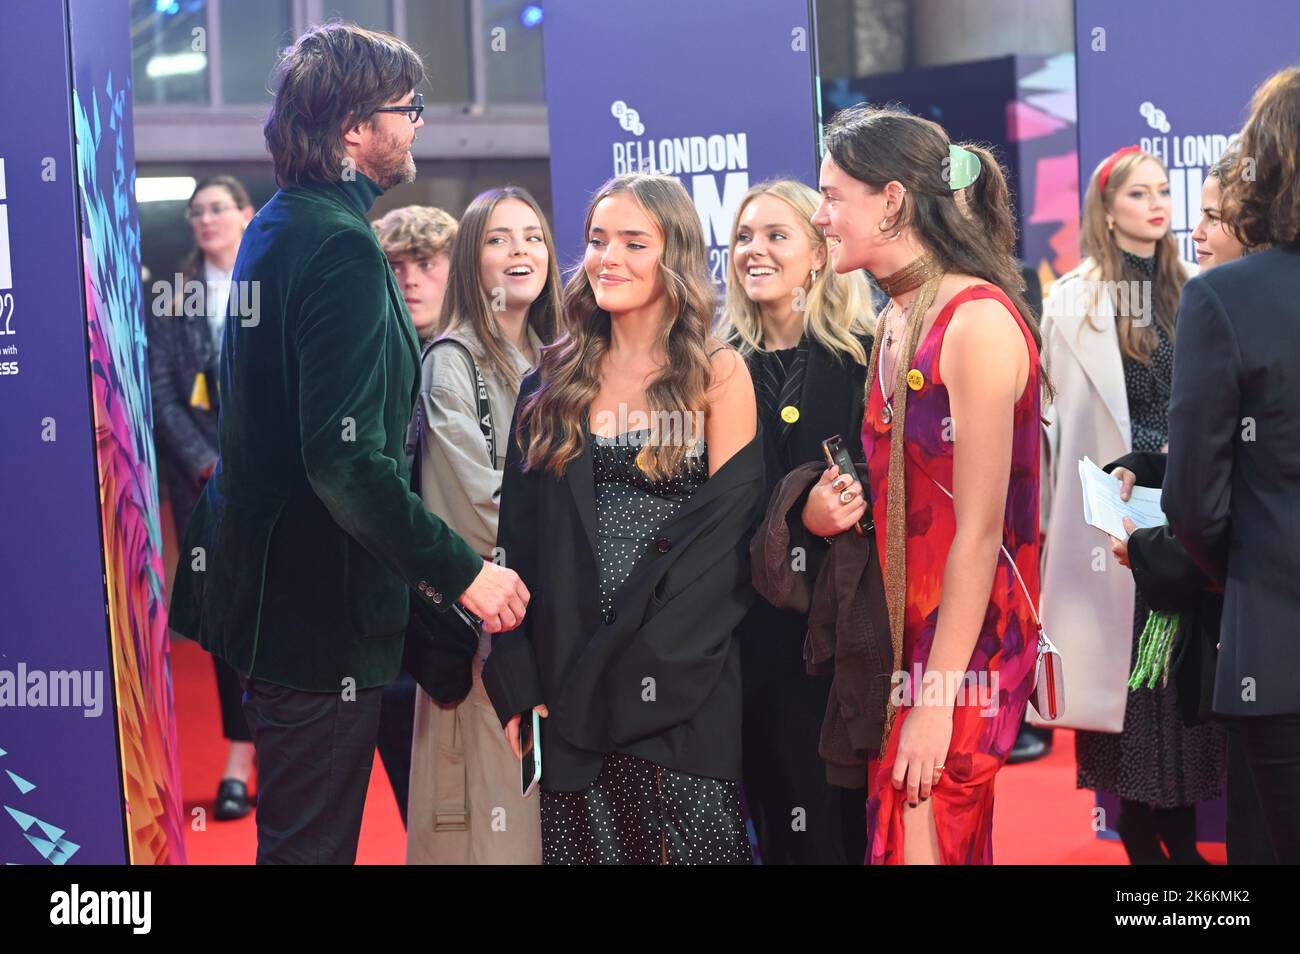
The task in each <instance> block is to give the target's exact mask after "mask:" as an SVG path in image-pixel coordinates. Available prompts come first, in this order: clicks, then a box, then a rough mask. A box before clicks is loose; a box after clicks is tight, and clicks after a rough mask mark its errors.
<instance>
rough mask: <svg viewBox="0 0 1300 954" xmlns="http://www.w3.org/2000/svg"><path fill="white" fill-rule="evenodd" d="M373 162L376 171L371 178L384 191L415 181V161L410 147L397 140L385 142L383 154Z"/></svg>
mask: <svg viewBox="0 0 1300 954" xmlns="http://www.w3.org/2000/svg"><path fill="white" fill-rule="evenodd" d="M371 161H372V163H373V165H374V169H375V174H374V175H373V176H372V177H371V178H373V179H374V180H375V184H376V185H377V186H379V188H381V189H383V190H384V191H388V190H389V189H391V188H393V186H398V185H402V184H403V183H407V182H414V181H415V159H414V157H413V156H412V155H411V153H410V147H409V146H403V145H402V143H401V142H400V141H399V140H397V139H386V140H384V150H383V152H382V154H380V155H377V156H375V158H374V159H373V160H371Z"/></svg>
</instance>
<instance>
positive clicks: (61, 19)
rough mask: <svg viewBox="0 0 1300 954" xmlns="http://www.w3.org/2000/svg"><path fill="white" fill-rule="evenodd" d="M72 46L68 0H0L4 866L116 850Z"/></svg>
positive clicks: (117, 789)
mask: <svg viewBox="0 0 1300 954" xmlns="http://www.w3.org/2000/svg"><path fill="white" fill-rule="evenodd" d="M122 6H123V8H125V4H123V5H122ZM123 15H124V14H123ZM124 28H125V25H124ZM68 59H69V47H68V23H67V9H66V4H65V3H63V2H60V0H54V2H51V0H8V2H6V3H4V4H2V5H0V63H3V64H4V71H5V76H6V77H12V78H13V80H14V82H13V85H12V86H10V87H9V90H8V93H7V94H6V95H5V96H3V97H0V129H3V130H8V131H10V132H15V131H18V130H21V131H22V132H21V135H10V134H8V133H6V134H5V135H4V137H3V139H2V140H0V167H2V170H3V171H2V173H0V180H2V181H3V188H0V196H2V197H0V207H3V208H4V209H5V212H4V213H3V218H2V219H0V223H2V224H3V228H4V231H5V233H6V234H5V236H4V237H2V238H0V253H4V252H5V250H7V259H8V262H9V265H10V269H9V271H10V273H11V279H10V286H11V287H8V288H4V287H0V296H3V305H4V309H5V316H4V321H3V322H0V332H3V334H0V372H3V373H0V408H3V412H2V413H0V456H2V457H3V466H0V507H2V508H3V513H4V521H3V524H2V525H0V752H3V754H0V862H12V863H16V864H46V863H56V864H62V863H64V862H67V861H71V862H72V863H74V864H75V863H87V864H91V863H97V864H110V863H121V862H123V861H125V860H126V857H127V854H126V842H125V839H124V828H123V802H122V782H121V778H120V774H119V763H118V746H117V740H116V732H115V724H116V719H115V711H114V706H113V668H112V662H111V658H110V651H109V636H108V626H107V616H106V612H105V592H104V576H103V573H104V570H103V564H102V561H101V551H100V542H101V541H100V528H99V507H98V499H97V488H96V466H95V435H94V431H93V427H92V423H91V410H90V391H89V374H88V370H87V346H86V319H85V306H84V302H83V298H82V289H83V282H82V278H81V276H82V263H81V236H80V234H79V229H78V225H77V220H78V209H77V205H78V195H77V169H76V165H75V162H74V158H73V139H72V136H73V133H72V118H71V113H70V109H71V101H72V90H71V89H70V87H69V75H70V69H69V61H68ZM125 72H126V73H127V74H129V72H130V63H129V61H128V62H127V63H126V70H125ZM7 85H8V84H7ZM74 696H75V697H76V698H74Z"/></svg>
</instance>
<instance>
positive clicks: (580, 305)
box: [515, 173, 716, 480]
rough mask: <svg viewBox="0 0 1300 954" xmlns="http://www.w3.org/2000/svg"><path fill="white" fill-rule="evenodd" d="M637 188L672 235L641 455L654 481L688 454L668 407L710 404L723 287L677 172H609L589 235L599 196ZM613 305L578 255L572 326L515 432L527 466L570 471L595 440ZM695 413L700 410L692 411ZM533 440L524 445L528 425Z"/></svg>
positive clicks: (663, 260) (568, 296)
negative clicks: (711, 353) (592, 428)
mask: <svg viewBox="0 0 1300 954" xmlns="http://www.w3.org/2000/svg"><path fill="white" fill-rule="evenodd" d="M611 195H630V196H631V197H632V198H633V199H634V200H635V201H636V203H637V204H638V205H640V206H641V208H642V209H644V210H645V213H646V214H647V215H648V216H649V217H650V219H651V221H653V222H654V223H655V225H656V226H657V227H658V228H659V230H660V232H661V233H662V234H663V239H664V244H663V252H662V254H661V256H660V259H659V268H660V271H661V273H662V275H663V283H664V291H665V298H666V299H667V301H666V304H665V318H664V323H663V326H662V327H661V329H660V332H659V338H658V344H659V346H660V347H661V348H662V349H663V352H664V354H665V355H666V356H667V360H666V361H665V363H664V366H663V369H662V370H661V371H660V373H659V374H658V375H657V376H656V377H655V378H654V380H653V381H652V382H651V383H650V385H649V386H648V387H647V388H646V399H647V403H648V404H649V405H650V411H651V415H650V416H651V419H652V421H653V422H654V423H653V424H652V426H651V435H650V438H649V440H648V441H647V445H646V446H647V448H648V450H647V452H646V453H645V455H644V460H643V462H641V469H642V471H643V472H644V473H645V474H646V475H647V476H648V477H650V478H651V479H652V480H662V479H664V478H666V477H667V476H668V475H670V474H672V473H673V472H674V471H675V470H676V469H677V467H678V465H679V464H680V463H681V462H682V460H683V459H684V458H685V456H686V453H687V450H688V447H687V444H686V442H685V441H684V440H680V439H671V438H669V439H665V437H664V435H663V434H662V432H661V431H660V429H659V427H658V424H659V422H660V420H661V417H660V415H661V413H666V414H680V415H683V416H685V415H693V414H695V413H697V412H701V411H705V410H706V409H707V393H708V388H709V383H710V379H711V375H710V364H709V357H708V346H709V343H710V337H709V327H710V325H711V324H712V323H713V315H714V308H715V305H716V292H715V291H714V287H713V282H712V280H711V279H710V278H709V268H708V259H707V254H706V251H705V246H704V232H703V230H702V228H701V226H700V218H699V215H698V214H697V213H696V211H695V205H694V203H693V202H692V201H691V197H690V195H689V194H688V193H687V191H686V190H685V189H684V188H683V187H682V184H681V183H680V182H678V181H677V180H676V179H674V178H672V177H670V176H662V175H648V174H645V173H633V174H631V175H625V176H619V177H618V178H615V179H610V180H609V181H608V182H606V183H605V184H604V185H603V186H601V188H600V189H599V190H598V191H597V192H596V194H595V196H594V197H593V198H592V200H591V205H590V206H589V207H588V208H587V217H586V220H585V222H584V223H583V227H582V234H583V240H584V241H586V240H588V239H589V238H590V236H591V219H592V215H593V214H594V213H595V211H596V206H597V205H599V204H600V201H601V200H602V199H604V198H605V197H607V196H611ZM610 320H611V319H610V315H609V312H607V311H605V310H604V309H602V308H601V307H600V306H599V305H597V304H596V295H595V292H594V291H593V290H592V287H591V281H590V280H589V279H588V277H587V271H586V269H585V268H583V266H582V264H581V263H579V264H578V266H577V268H576V269H575V271H574V272H573V274H572V276H571V277H570V278H569V281H568V284H566V285H565V288H564V314H563V329H562V330H563V333H562V335H561V337H560V338H559V340H557V341H556V342H555V343H554V344H551V345H549V346H546V347H544V348H542V358H541V362H540V366H539V367H540V372H539V373H540V376H541V381H540V384H539V386H538V387H537V389H536V390H535V391H533V392H532V393H531V394H530V395H529V396H528V398H527V399H526V400H525V402H524V404H523V405H522V407H521V408H520V412H519V420H518V423H517V426H516V432H515V439H516V440H517V441H520V447H521V449H523V451H524V469H525V470H541V471H550V472H551V473H554V474H556V475H557V476H559V475H562V474H563V473H564V471H565V469H566V468H567V467H568V465H569V463H570V462H571V461H573V460H575V459H576V458H578V457H579V456H581V455H582V453H583V451H584V450H585V448H586V444H587V441H588V439H589V437H588V427H589V420H590V411H591V402H592V401H593V400H595V397H596V394H597V392H599V390H600V371H601V366H602V365H603V364H604V358H605V354H606V353H607V352H608V351H609V334H610ZM684 419H685V420H691V419H692V418H691V417H684ZM525 428H527V429H528V431H529V443H528V446H527V447H526V448H524V447H523V444H522V435H523V432H524V429H525Z"/></svg>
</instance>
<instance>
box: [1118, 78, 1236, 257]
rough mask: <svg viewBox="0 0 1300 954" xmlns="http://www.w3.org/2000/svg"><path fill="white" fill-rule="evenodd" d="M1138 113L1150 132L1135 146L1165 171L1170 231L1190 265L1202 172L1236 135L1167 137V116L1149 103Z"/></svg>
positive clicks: (1211, 134) (1216, 159)
mask: <svg viewBox="0 0 1300 954" xmlns="http://www.w3.org/2000/svg"><path fill="white" fill-rule="evenodd" d="M1138 113H1139V115H1141V117H1142V118H1143V119H1144V120H1146V124H1147V126H1148V127H1149V128H1150V129H1151V130H1152V134H1151V135H1149V136H1142V137H1141V138H1139V139H1138V146H1139V148H1141V150H1142V151H1143V152H1149V153H1150V154H1151V155H1153V156H1156V157H1158V158H1159V159H1160V160H1161V161H1162V162H1163V163H1164V164H1165V166H1166V168H1168V170H1169V196H1170V198H1171V200H1172V201H1173V218H1172V222H1171V223H1170V228H1171V229H1172V231H1173V235H1174V240H1175V241H1176V242H1177V243H1178V252H1179V254H1180V255H1181V256H1182V257H1183V259H1184V260H1185V261H1189V262H1194V261H1195V260H1196V243H1195V242H1193V241H1192V232H1193V231H1195V230H1196V223H1197V221H1198V220H1199V219H1200V217H1201V186H1202V185H1204V184H1205V174H1206V172H1208V171H1209V169H1210V167H1211V166H1213V165H1214V164H1215V163H1216V162H1218V161H1219V157H1220V156H1222V155H1223V152H1224V150H1226V149H1227V148H1228V147H1229V146H1231V145H1232V144H1233V143H1234V142H1236V141H1237V133H1235V132H1234V133H1232V134H1231V135H1224V134H1222V133H1195V134H1186V135H1181V136H1177V135H1171V133H1172V132H1173V124H1172V123H1171V122H1170V119H1169V116H1168V114H1167V113H1166V112H1165V111H1164V110H1163V109H1161V108H1160V107H1158V106H1157V105H1156V104H1155V103H1153V102H1151V101H1150V100H1147V101H1145V102H1143V103H1142V104H1141V105H1140V106H1138ZM1157 134H1158V135H1157Z"/></svg>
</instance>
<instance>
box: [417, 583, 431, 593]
mask: <svg viewBox="0 0 1300 954" xmlns="http://www.w3.org/2000/svg"><path fill="white" fill-rule="evenodd" d="M415 588H416V589H417V590H419V591H420V592H421V593H427V592H429V584H428V583H426V582H424V580H421V581H420V582H419V583H416V584H415Z"/></svg>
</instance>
